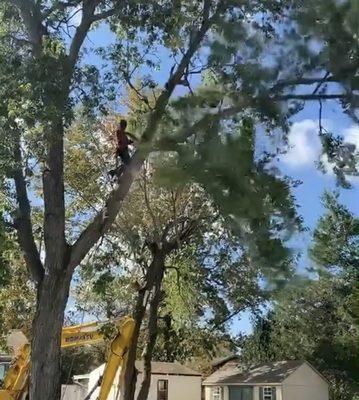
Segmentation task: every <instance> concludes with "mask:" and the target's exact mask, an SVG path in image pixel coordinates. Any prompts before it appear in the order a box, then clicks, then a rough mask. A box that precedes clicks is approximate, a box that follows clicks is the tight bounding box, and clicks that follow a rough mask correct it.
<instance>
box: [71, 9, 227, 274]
mask: <svg viewBox="0 0 359 400" xmlns="http://www.w3.org/2000/svg"><path fill="white" fill-rule="evenodd" d="M223 3H224V2H223V1H221V2H220V5H219V7H218V9H217V12H216V13H215V14H214V15H213V16H212V17H210V18H208V12H207V8H206V7H205V8H204V19H203V22H202V25H201V28H200V29H199V30H198V31H197V33H196V34H195V36H194V39H193V40H192V41H191V43H190V46H189V48H188V50H187V52H186V53H185V54H184V56H183V58H182V60H181V62H180V64H179V66H178V67H177V69H176V71H175V72H174V74H173V75H171V76H170V78H169V80H168V82H167V84H166V85H165V90H163V91H162V93H161V95H160V96H159V97H158V99H157V101H156V104H155V106H154V109H153V112H152V113H151V115H150V117H149V121H148V124H147V127H146V129H145V130H144V133H143V135H142V141H143V142H144V143H146V142H149V141H150V140H151V139H152V137H153V135H154V134H155V132H156V130H157V126H158V124H159V122H160V120H161V118H162V116H163V114H164V112H165V109H166V106H167V104H168V102H169V99H170V97H171V95H172V93H173V91H174V89H175V87H176V86H177V84H178V82H180V80H181V78H182V76H183V74H184V72H185V71H186V68H187V67H188V65H189V63H190V62H191V58H192V57H193V55H194V54H195V53H196V51H197V50H198V47H199V46H200V44H201V42H202V40H203V38H204V36H205V35H206V33H207V31H208V29H209V28H210V27H211V25H212V24H213V23H214V22H215V20H216V19H217V17H218V13H219V12H220V11H221V10H222V8H221V7H223ZM206 4H208V1H206ZM94 9H95V8H94V7H93V8H92V13H90V11H91V10H87V11H86V13H89V14H85V12H84V14H83V20H82V22H81V24H80V26H79V28H78V30H77V32H76V34H75V37H74V40H73V43H72V44H71V49H70V60H72V63H73V62H76V61H75V59H76V57H77V56H78V52H79V48H80V45H81V43H82V42H83V40H84V39H85V37H86V33H87V30H86V32H84V29H83V28H80V27H81V26H82V25H86V26H88V23H89V20H91V18H90V17H89V15H90V14H92V16H93V12H94ZM85 21H87V23H86V24H85ZM90 24H91V22H90ZM74 57H75V58H74ZM148 152H149V150H147V151H143V152H142V153H140V152H138V151H137V152H136V154H135V155H134V156H133V158H132V160H131V162H130V164H129V165H128V166H127V167H126V168H125V171H124V172H123V174H122V175H121V177H120V179H119V182H118V187H117V188H116V189H115V190H114V191H113V192H112V193H111V194H110V196H109V198H108V200H107V201H106V204H105V206H104V208H103V209H102V211H101V212H100V213H99V214H97V216H96V217H95V218H94V219H93V221H92V222H91V223H90V224H89V225H88V226H87V228H86V229H85V230H84V231H83V232H82V234H81V235H80V237H79V238H78V239H77V241H76V242H75V243H74V245H73V246H72V249H71V257H70V263H69V265H70V268H75V267H76V266H77V265H78V264H79V263H80V262H81V261H82V260H83V259H84V257H85V256H86V254H87V252H88V251H89V250H90V249H91V247H92V246H93V245H94V244H95V243H96V242H97V241H98V240H99V239H100V237H101V236H102V235H103V234H104V233H106V232H107V231H108V230H109V228H110V227H111V225H112V223H113V222H114V221H115V219H116V216H117V214H118V212H119V210H120V208H121V205H122V202H123V200H124V199H125V197H126V196H127V194H128V191H129V189H130V186H131V184H132V182H133V180H134V178H135V176H137V175H138V173H139V171H140V169H141V167H142V165H143V163H144V159H145V156H146V154H147V153H148Z"/></svg>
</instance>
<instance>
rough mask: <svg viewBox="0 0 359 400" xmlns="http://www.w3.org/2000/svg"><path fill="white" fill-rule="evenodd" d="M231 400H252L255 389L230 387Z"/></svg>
mask: <svg viewBox="0 0 359 400" xmlns="http://www.w3.org/2000/svg"><path fill="white" fill-rule="evenodd" d="M228 389H229V400H252V399H253V387H251V386H229V388H228Z"/></svg>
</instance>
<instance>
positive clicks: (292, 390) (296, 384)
mask: <svg viewBox="0 0 359 400" xmlns="http://www.w3.org/2000/svg"><path fill="white" fill-rule="evenodd" d="M282 390H283V400H305V399H310V400H328V399H329V388H328V383H327V382H326V381H325V380H324V379H323V378H322V377H321V376H320V375H319V374H318V373H316V372H315V371H314V370H313V369H312V368H311V367H310V366H309V365H308V364H307V363H304V364H303V365H302V366H300V367H299V368H298V369H297V370H296V371H294V372H293V373H292V374H291V375H290V376H289V377H288V378H287V379H285V380H284V381H283V385H282Z"/></svg>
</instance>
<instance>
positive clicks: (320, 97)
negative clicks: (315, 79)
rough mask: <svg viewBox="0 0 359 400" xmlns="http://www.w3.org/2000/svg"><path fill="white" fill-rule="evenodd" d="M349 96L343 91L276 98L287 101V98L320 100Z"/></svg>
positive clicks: (293, 94) (340, 98)
mask: <svg viewBox="0 0 359 400" xmlns="http://www.w3.org/2000/svg"><path fill="white" fill-rule="evenodd" d="M346 97H347V95H346V94H343V93H334V94H296V93H291V94H285V95H282V96H276V97H274V100H278V101H286V100H303V101H318V100H342V99H345V98H346Z"/></svg>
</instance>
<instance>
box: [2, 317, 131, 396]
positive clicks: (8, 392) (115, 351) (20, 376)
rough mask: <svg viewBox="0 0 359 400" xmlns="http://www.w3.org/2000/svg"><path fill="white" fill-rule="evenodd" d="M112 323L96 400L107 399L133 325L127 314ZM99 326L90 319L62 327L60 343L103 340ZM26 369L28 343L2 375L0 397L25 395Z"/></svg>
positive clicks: (28, 350) (101, 324) (27, 371)
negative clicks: (112, 332) (113, 328)
mask: <svg viewBox="0 0 359 400" xmlns="http://www.w3.org/2000/svg"><path fill="white" fill-rule="evenodd" d="M115 324H116V325H117V327H118V333H117V335H116V336H115V338H114V339H113V340H112V342H111V346H110V351H109V354H108V361H107V363H106V366H105V370H104V373H103V376H102V379H101V384H100V395H99V400H107V397H108V394H109V393H110V390H111V387H112V385H113V382H114V380H115V378H116V374H117V372H118V370H119V367H120V366H121V365H122V366H124V360H125V355H126V352H127V349H128V346H129V344H130V343H131V339H132V335H133V330H134V325H135V323H134V320H133V319H132V318H130V317H126V318H124V319H122V320H119V321H115ZM103 326H104V323H98V322H91V323H87V324H81V325H75V326H69V327H65V328H63V330H62V334H61V347H62V348H71V347H78V346H84V345H86V344H95V343H100V342H103V341H104V340H105V337H104V333H103V332H102V327H103ZM29 369H30V345H29V344H28V343H26V344H25V345H23V346H22V347H21V349H20V350H19V351H18V352H17V355H16V357H15V359H14V361H13V362H12V364H11V366H10V368H9V370H8V371H7V373H6V375H5V378H4V382H3V388H2V389H0V400H22V399H23V398H24V397H25V395H26V393H27V391H28V389H27V388H28V379H29Z"/></svg>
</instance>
